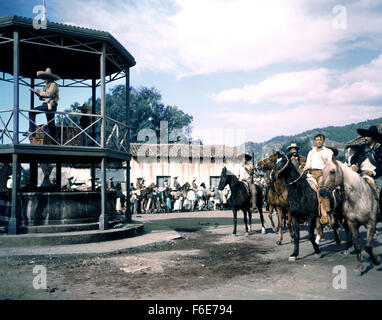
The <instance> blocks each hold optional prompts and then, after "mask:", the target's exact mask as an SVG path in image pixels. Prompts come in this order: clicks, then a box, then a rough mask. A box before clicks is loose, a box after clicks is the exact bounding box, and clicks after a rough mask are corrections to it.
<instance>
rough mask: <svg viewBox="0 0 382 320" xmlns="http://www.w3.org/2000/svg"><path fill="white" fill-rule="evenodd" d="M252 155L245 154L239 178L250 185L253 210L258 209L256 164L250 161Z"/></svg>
mask: <svg viewBox="0 0 382 320" xmlns="http://www.w3.org/2000/svg"><path fill="white" fill-rule="evenodd" d="M251 160H252V156H250V155H249V154H245V157H244V161H243V163H242V165H241V167H240V172H239V180H240V181H243V182H244V183H245V184H246V185H247V186H248V191H249V193H250V195H251V211H252V212H253V211H255V210H256V186H255V184H254V182H253V174H254V169H255V168H254V166H253V165H252V164H251V163H250V162H249V161H251Z"/></svg>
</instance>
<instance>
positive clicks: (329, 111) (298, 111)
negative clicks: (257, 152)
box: [209, 55, 382, 141]
mask: <svg viewBox="0 0 382 320" xmlns="http://www.w3.org/2000/svg"><path fill="white" fill-rule="evenodd" d="M381 75H382V55H380V56H379V57H378V58H376V59H374V60H372V61H371V62H370V63H368V64H365V65H361V66H358V67H356V68H353V69H350V70H348V71H340V70H328V69H325V68H322V69H313V70H305V71H300V72H286V73H279V74H276V75H274V76H272V77H269V78H267V79H265V80H263V81H261V82H259V83H257V84H253V85H246V86H243V87H242V88H234V89H230V90H225V91H222V92H219V93H216V94H211V95H209V97H210V98H211V99H212V100H213V101H215V102H218V103H221V104H224V105H223V106H224V108H225V111H222V112H221V114H220V115H219V117H220V119H223V120H224V122H225V123H227V124H230V125H238V126H244V127H246V128H248V130H249V134H250V135H251V136H253V137H256V141H259V140H260V141H261V139H264V140H265V139H269V138H271V137H273V136H275V135H282V134H283V135H290V134H294V133H296V132H301V131H305V130H308V129H312V128H319V127H324V126H330V125H345V124H347V123H354V122H359V121H363V120H368V119H374V118H377V117H381V116H382V105H381V104H380V103H377V102H376V101H377V100H381V99H382V90H381V87H382V76H381ZM243 102H244V103H248V104H252V105H253V107H252V111H247V112H236V111H229V110H227V104H228V105H235V104H238V103H243ZM270 103H271V104H272V103H273V104H274V105H275V106H273V108H272V109H269V108H267V106H269V104H270ZM231 110H232V109H231Z"/></svg>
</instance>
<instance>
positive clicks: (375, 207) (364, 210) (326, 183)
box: [320, 157, 381, 276]
mask: <svg viewBox="0 0 382 320" xmlns="http://www.w3.org/2000/svg"><path fill="white" fill-rule="evenodd" d="M335 188H340V189H341V191H342V192H343V195H344V201H343V204H342V210H343V213H344V216H345V217H346V220H347V223H348V225H349V227H350V230H351V232H352V235H353V239H354V249H355V252H356V254H357V261H358V265H357V268H356V269H355V270H354V273H355V275H359V276H360V275H362V273H363V272H364V267H363V263H362V256H361V244H360V237H359V227H360V226H361V225H363V226H365V227H366V229H367V241H366V246H365V251H366V252H367V253H368V254H369V257H370V259H371V261H372V262H373V263H374V264H375V265H379V264H380V258H379V257H376V256H375V255H374V253H373V248H372V241H373V236H374V234H375V230H376V224H377V222H378V220H381V219H380V216H379V214H380V204H379V201H378V200H377V199H376V198H375V196H374V193H373V190H372V188H371V186H370V185H369V184H368V183H367V182H366V181H365V179H364V178H362V177H361V176H359V175H358V174H357V173H356V172H354V171H353V170H352V169H351V168H349V167H348V166H347V165H345V164H343V163H341V162H339V161H337V160H336V159H335V157H333V159H332V161H329V162H328V163H327V164H326V166H325V167H324V169H323V179H322V182H321V187H320V195H321V197H323V198H327V197H328V196H329V194H330V192H331V191H332V190H334V189H335Z"/></svg>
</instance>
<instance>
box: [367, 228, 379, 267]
mask: <svg viewBox="0 0 382 320" xmlns="http://www.w3.org/2000/svg"><path fill="white" fill-rule="evenodd" d="M375 225H376V223H375V221H370V222H369V223H368V224H367V240H366V246H365V251H366V252H367V253H368V254H369V257H370V259H371V261H372V262H373V263H374V264H375V265H379V264H380V263H381V262H380V259H379V257H376V256H375V255H374V253H373V247H372V243H373V237H374V234H375Z"/></svg>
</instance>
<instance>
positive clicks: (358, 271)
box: [348, 222, 363, 276]
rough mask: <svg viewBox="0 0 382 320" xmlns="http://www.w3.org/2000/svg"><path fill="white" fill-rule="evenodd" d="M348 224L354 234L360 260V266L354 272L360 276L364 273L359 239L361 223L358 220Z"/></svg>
mask: <svg viewBox="0 0 382 320" xmlns="http://www.w3.org/2000/svg"><path fill="white" fill-rule="evenodd" d="M348 224H349V227H350V230H351V232H352V234H353V238H354V250H355V252H356V254H357V260H358V266H357V268H356V269H355V270H354V274H355V275H357V276H360V275H362V271H363V264H362V255H361V243H360V240H359V231H358V229H359V224H358V222H349V223H348Z"/></svg>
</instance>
